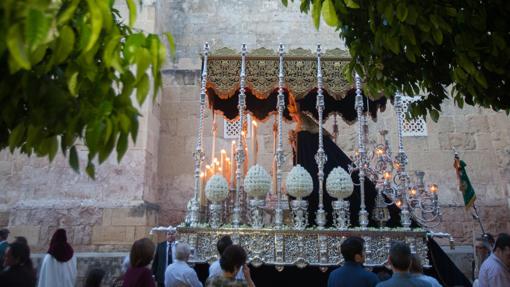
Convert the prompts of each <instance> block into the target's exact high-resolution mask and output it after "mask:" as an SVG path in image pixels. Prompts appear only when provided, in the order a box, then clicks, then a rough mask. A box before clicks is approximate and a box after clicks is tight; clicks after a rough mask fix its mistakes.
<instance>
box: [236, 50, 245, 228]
mask: <svg viewBox="0 0 510 287" xmlns="http://www.w3.org/2000/svg"><path fill="white" fill-rule="evenodd" d="M246 53H247V51H246V44H243V46H242V48H241V75H240V83H239V106H238V109H239V130H238V141H237V152H236V162H237V166H236V181H237V183H236V197H235V203H234V210H233V213H232V225H233V226H234V227H239V225H240V224H241V202H240V201H241V199H240V197H241V191H242V190H243V182H242V180H243V170H242V169H243V164H244V159H245V154H244V145H243V135H242V132H243V127H244V116H245V115H244V111H245V109H246V94H245V90H244V88H245V81H246Z"/></svg>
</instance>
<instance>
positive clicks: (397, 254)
mask: <svg viewBox="0 0 510 287" xmlns="http://www.w3.org/2000/svg"><path fill="white" fill-rule="evenodd" d="M390 263H391V265H393V267H395V268H396V269H397V270H399V271H406V270H408V269H409V265H411V249H410V248H409V246H408V245H407V244H405V243H404V242H401V241H396V242H394V243H393V244H392V245H391V247H390Z"/></svg>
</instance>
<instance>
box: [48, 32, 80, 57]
mask: <svg viewBox="0 0 510 287" xmlns="http://www.w3.org/2000/svg"><path fill="white" fill-rule="evenodd" d="M74 41H75V36H74V31H73V29H72V28H71V27H69V26H67V25H65V26H63V27H62V29H60V37H58V40H57V47H56V48H55V51H54V53H53V55H52V57H53V59H52V62H53V63H54V64H56V65H58V64H60V63H62V62H64V61H65V60H66V59H67V57H69V55H70V54H71V52H72V51H73V50H74Z"/></svg>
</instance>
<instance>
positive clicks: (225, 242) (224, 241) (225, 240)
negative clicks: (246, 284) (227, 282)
mask: <svg viewBox="0 0 510 287" xmlns="http://www.w3.org/2000/svg"><path fill="white" fill-rule="evenodd" d="M232 244H233V242H232V239H231V238H230V236H228V235H225V236H223V237H222V238H220V240H218V242H217V243H216V248H217V249H218V254H219V257H221V254H223V251H225V249H227V247H229V246H230V245H232ZM222 274H223V270H222V269H221V266H220V260H216V261H214V262H213V263H212V264H211V266H209V277H207V278H211V277H214V276H219V275H222ZM236 279H238V280H244V279H245V278H244V273H243V267H241V270H239V272H237V274H236Z"/></svg>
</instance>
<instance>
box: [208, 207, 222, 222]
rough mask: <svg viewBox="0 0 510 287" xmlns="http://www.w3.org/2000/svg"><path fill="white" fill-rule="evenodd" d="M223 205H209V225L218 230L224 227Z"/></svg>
mask: <svg viewBox="0 0 510 287" xmlns="http://www.w3.org/2000/svg"><path fill="white" fill-rule="evenodd" d="M222 215H223V204H222V203H217V202H213V203H211V204H209V225H210V226H211V227H212V228H218V227H220V226H221V225H222V222H223V221H222V218H223V217H222Z"/></svg>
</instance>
